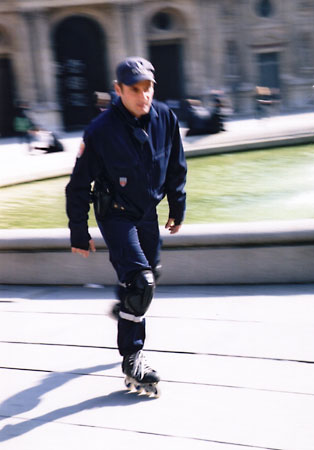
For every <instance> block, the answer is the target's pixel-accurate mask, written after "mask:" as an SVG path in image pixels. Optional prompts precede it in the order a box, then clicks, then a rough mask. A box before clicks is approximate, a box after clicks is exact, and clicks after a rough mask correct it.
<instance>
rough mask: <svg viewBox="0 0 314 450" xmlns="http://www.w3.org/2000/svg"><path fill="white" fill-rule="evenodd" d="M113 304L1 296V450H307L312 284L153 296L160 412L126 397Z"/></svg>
mask: <svg viewBox="0 0 314 450" xmlns="http://www.w3.org/2000/svg"><path fill="white" fill-rule="evenodd" d="M113 292H114V291H113V288H112V287H99V286H98V288H97V287H96V286H94V287H92V286H89V287H88V286H85V287H78V286H76V287H61V286H60V287H56V286H42V287H38V286H5V285H2V286H0V311H1V314H0V355H1V363H0V366H1V367H0V380H1V383H0V385H1V389H0V421H1V422H0V442H1V450H43V449H45V450H56V449H62V450H63V449H76V450H83V449H84V450H85V449H93V450H104V449H110V450H125V449H126V448H131V449H137V450H144V449H145V450H146V449H152V450H160V449H162V448H164V449H171V450H205V449H206V450H236V449H240V448H242V449H246V450H249V449H272V450H313V448H314V427H313V417H314V349H313V341H314V326H313V317H314V285H313V284H312V285H281V286H279V285H277V286H237V287H233V286H228V287H226V286H184V287H176V286H171V287H169V286H168V287H167V286H159V287H158V289H157V293H156V299H155V301H154V303H153V304H152V307H151V309H150V311H149V314H148V318H147V321H148V337H147V343H146V352H147V356H148V360H149V362H150V363H151V365H152V366H153V367H155V368H156V369H158V371H159V372H160V374H161V377H162V381H161V383H160V385H161V389H162V395H161V397H160V398H159V399H150V398H148V397H146V396H142V395H138V394H135V393H128V392H127V391H126V389H125V388H124V384H123V376H122V373H121V369H120V360H121V358H120V356H119V354H118V351H117V349H116V323H115V322H114V321H113V320H112V319H111V318H110V317H109V311H110V308H111V307H112V304H113V301H114V300H113V298H114V293H113Z"/></svg>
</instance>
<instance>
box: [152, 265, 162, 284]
mask: <svg viewBox="0 0 314 450" xmlns="http://www.w3.org/2000/svg"><path fill="white" fill-rule="evenodd" d="M153 274H154V277H155V283H156V282H157V281H158V279H159V278H160V276H161V274H162V265H161V264H157V266H156V267H154V268H153Z"/></svg>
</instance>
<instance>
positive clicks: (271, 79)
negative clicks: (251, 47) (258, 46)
mask: <svg viewBox="0 0 314 450" xmlns="http://www.w3.org/2000/svg"><path fill="white" fill-rule="evenodd" d="M257 64H258V72H259V80H258V84H259V86H267V87H269V88H280V80H279V54H278V53H275V52H274V53H260V54H258V55H257Z"/></svg>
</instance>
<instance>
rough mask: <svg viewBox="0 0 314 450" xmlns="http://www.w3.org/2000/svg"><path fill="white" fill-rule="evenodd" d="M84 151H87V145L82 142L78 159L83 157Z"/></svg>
mask: <svg viewBox="0 0 314 450" xmlns="http://www.w3.org/2000/svg"><path fill="white" fill-rule="evenodd" d="M84 150H85V144H84V142H83V141H82V142H81V143H80V148H79V151H78V154H77V158H80V157H81V156H83V153H84Z"/></svg>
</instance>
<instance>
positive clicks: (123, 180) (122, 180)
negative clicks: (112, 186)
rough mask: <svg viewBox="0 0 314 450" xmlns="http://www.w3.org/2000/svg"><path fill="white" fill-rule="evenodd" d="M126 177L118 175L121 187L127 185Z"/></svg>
mask: <svg viewBox="0 0 314 450" xmlns="http://www.w3.org/2000/svg"><path fill="white" fill-rule="evenodd" d="M127 182H128V179H127V178H126V177H120V178H119V183H120V186H121V187H125V186H126V185H127Z"/></svg>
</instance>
